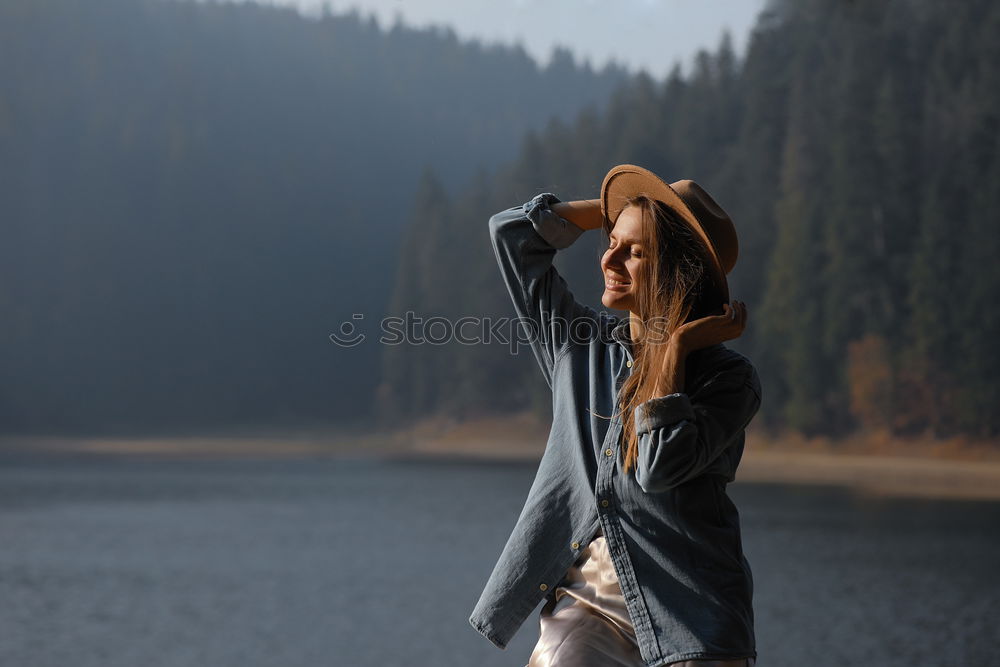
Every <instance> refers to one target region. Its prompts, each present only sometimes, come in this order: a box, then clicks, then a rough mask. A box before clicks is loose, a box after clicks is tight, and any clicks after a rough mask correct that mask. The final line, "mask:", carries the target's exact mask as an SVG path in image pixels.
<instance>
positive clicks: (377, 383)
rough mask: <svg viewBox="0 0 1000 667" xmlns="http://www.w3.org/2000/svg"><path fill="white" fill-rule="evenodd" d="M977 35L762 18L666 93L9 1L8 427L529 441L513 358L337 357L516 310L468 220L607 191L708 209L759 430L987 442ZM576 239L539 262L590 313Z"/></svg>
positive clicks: (893, 13) (4, 289)
mask: <svg viewBox="0 0 1000 667" xmlns="http://www.w3.org/2000/svg"><path fill="white" fill-rule="evenodd" d="M997 34H1000V5H996V4H995V3H990V2H987V1H986V0H969V1H967V2H962V3H947V2H940V1H931V0H873V1H871V2H851V1H847V0H795V1H793V0H772V1H771V2H769V4H768V6H767V9H766V10H765V11H764V12H762V13H761V15H760V17H759V19H758V22H757V24H756V26H755V27H754V29H753V31H752V34H751V36H750V41H749V46H748V50H747V52H746V54H745V55H742V54H740V55H737V54H736V53H735V52H734V49H733V47H732V44H731V41H730V40H729V38H728V37H724V38H723V39H722V40H721V42H720V43H719V45H718V46H717V47H716V48H715V49H713V50H711V51H702V52H700V53H698V54H697V55H696V56H695V57H694V59H693V64H692V66H691V67H690V68H689V69H687V70H682V69H681V68H680V66H678V67H677V68H675V70H674V71H673V73H672V74H671V75H669V76H668V77H666V78H665V79H662V80H660V79H654V78H652V77H650V76H649V75H647V74H645V73H643V72H639V73H630V72H628V71H627V70H625V69H624V68H621V67H618V66H617V65H614V64H611V65H608V66H607V67H605V68H603V69H601V70H599V71H598V70H594V69H593V68H592V67H591V66H590V65H589V64H588V63H580V62H578V61H577V60H576V59H575V58H574V56H573V55H572V54H571V53H570V52H568V51H565V50H560V51H557V52H556V54H555V57H554V58H553V61H552V62H551V63H550V64H549V65H547V66H546V67H540V66H539V65H538V64H537V63H535V62H534V61H533V60H532V59H531V58H530V57H529V56H528V55H527V54H526V53H525V52H524V51H523V49H520V48H518V47H497V46H490V47H485V46H482V45H480V44H478V43H476V42H467V41H460V40H459V39H458V38H457V37H456V36H455V35H454V33H453V32H451V31H450V30H446V29H439V28H426V29H419V30H418V29H413V28H409V27H406V26H405V25H402V24H399V23H397V24H396V25H393V26H390V27H386V28H383V27H382V26H380V25H378V24H377V22H375V21H374V19H372V18H370V17H369V18H365V17H363V16H361V15H359V14H358V13H356V12H352V13H347V14H332V13H329V12H327V13H325V14H324V15H323V16H322V17H321V18H319V19H311V18H306V17H303V16H301V15H299V14H298V13H296V12H294V11H292V10H289V9H281V8H277V7H268V6H261V5H256V4H217V3H212V2H207V3H203V2H197V3H196V2H177V1H167V0H106V1H105V2H100V3H93V2H87V1H85V0H8V1H7V2H4V3H2V4H0V84H2V85H0V233H2V238H3V243H2V244H0V317H2V319H3V322H4V326H3V327H0V368H2V377H3V381H2V382H0V431H3V432H8V433H9V432H23V433H28V432H62V433H111V432H185V431H192V430H205V429H231V428H235V427H241V428H258V427H264V426H268V427H275V428H280V427H299V426H303V425H333V426H336V425H377V426H385V427H393V426H398V425H401V424H406V423H408V422H410V421H412V420H414V419H418V418H422V417H426V416H427V415H433V414H441V415H450V416H454V417H456V418H463V417H470V416H475V415H482V414H505V413H508V412H520V411H524V410H532V411H534V412H536V413H537V414H538V415H540V416H544V415H545V414H546V413H547V411H548V410H549V404H550V396H549V390H548V387H547V386H546V385H545V383H544V380H543V378H542V375H541V374H540V373H539V372H538V369H537V367H536V365H535V361H534V359H533V358H532V357H531V355H530V353H528V352H527V351H526V350H523V351H522V352H521V353H520V354H517V355H512V354H511V353H510V351H509V350H508V348H507V347H506V346H505V345H503V344H489V345H487V344H481V345H463V344H458V343H452V344H447V345H378V344H375V343H374V342H373V341H368V342H366V343H365V344H362V345H358V346H355V347H341V346H337V345H334V344H332V343H331V341H330V338H329V336H330V334H331V333H332V332H336V331H337V330H338V327H341V326H342V324H343V323H344V322H349V321H351V320H352V317H354V316H357V315H359V314H360V315H362V316H363V318H364V323H365V326H366V327H368V328H369V333H371V327H374V326H375V323H377V322H378V321H379V319H380V318H382V317H384V316H386V315H392V316H396V315H402V314H403V313H405V312H408V311H409V312H412V313H416V314H418V315H420V316H422V317H431V316H439V317H445V318H449V319H456V318H459V317H463V316H477V317H483V316H497V317H499V316H504V315H508V316H509V315H511V314H512V311H511V304H510V299H509V297H508V296H507V294H506V293H505V291H504V290H503V286H502V282H501V280H500V276H499V273H498V271H497V267H496V262H495V258H494V257H493V254H492V249H491V247H490V243H489V238H488V234H487V220H488V219H489V217H490V216H491V215H492V214H493V213H495V212H497V211H500V210H502V209H504V208H508V207H510V206H515V205H519V204H521V203H522V202H524V201H526V200H527V199H529V198H530V197H532V196H533V195H535V194H537V193H539V192H545V191H549V192H553V193H555V194H556V195H557V196H559V197H560V198H561V199H563V200H569V199H589V198H594V197H596V196H597V195H598V189H599V186H600V182H601V179H602V177H603V175H604V174H605V173H606V172H607V170H608V169H609V168H610V167H612V166H614V165H615V164H619V163H626V162H628V163H634V164H640V165H642V166H645V167H647V168H649V169H651V170H653V171H654V172H656V173H658V174H660V175H662V176H663V177H664V178H666V179H667V180H678V179H681V178H692V179H694V180H696V181H698V182H699V183H700V184H702V185H703V186H704V187H705V188H706V189H707V190H708V191H709V192H711V193H712V194H713V196H714V197H715V198H716V199H717V200H718V201H719V202H720V203H721V204H722V205H723V206H724V207H725V209H726V210H727V211H728V212H729V213H730V214H731V216H732V218H733V220H734V222H735V225H736V228H737V231H738V233H739V236H740V257H739V261H738V263H737V265H736V268H735V269H734V271H733V272H732V274H730V276H729V280H730V286H731V292H732V295H733V298H738V299H742V300H744V301H745V302H746V303H747V304H748V311H749V317H750V322H749V325H748V328H747V331H746V332H745V334H744V335H743V336H742V337H741V338H740V339H737V340H735V341H732V342H731V343H730V346H731V347H732V348H733V349H735V350H737V351H739V352H741V353H743V354H745V355H747V356H748V357H749V358H750V359H752V360H753V362H754V363H755V365H756V366H757V368H758V370H759V371H760V374H761V379H762V384H763V388H764V396H763V404H762V407H761V418H762V419H761V421H762V423H763V424H765V425H766V426H767V427H768V428H770V429H773V430H774V431H775V432H779V431H784V430H787V431H791V432H797V433H802V434H807V435H829V436H837V437H840V436H848V435H850V434H851V433H855V432H858V431H860V430H864V431H880V432H885V433H889V434H892V435H898V436H906V435H912V434H923V435H928V434H929V435H933V436H939V437H949V436H955V435H964V436H970V437H984V438H992V437H995V436H997V435H998V434H1000V413H998V411H997V409H996V408H997V407H998V406H1000V387H998V382H997V379H996V378H997V377H998V376H1000V353H998V350H997V348H996V346H995V345H994V341H996V340H997V338H998V336H1000V314H998V311H997V309H996V308H995V307H992V306H993V304H992V303H991V301H992V297H993V296H995V295H997V294H998V293H1000V289H998V288H1000V267H998V265H997V264H994V261H995V259H996V258H997V257H1000V247H998V244H1000V234H998V233H997V229H996V227H997V225H998V222H1000V160H998V156H1000V117H998V114H1000V105H998V100H997V95H998V91H1000V81H998V80H997V79H998V77H1000V74H998V73H997V68H996V67H995V65H994V63H996V62H1000V53H997V52H998V51H1000V44H998V41H997V40H996V35H997ZM991 53H992V54H993V55H992V56H991V55H990V54H991ZM602 243H603V241H602V239H600V238H599V235H598V233H597V232H593V233H591V234H588V235H585V236H584V237H583V238H581V240H580V241H579V242H577V244H575V245H574V246H573V247H572V248H570V249H567V250H566V251H563V252H561V253H560V255H559V257H558V259H557V266H558V268H559V270H560V272H561V273H562V274H563V275H564V276H565V277H566V278H567V280H568V281H569V284H570V285H571V286H572V287H573V290H574V294H575V295H576V297H577V299H578V300H579V301H581V302H585V303H588V304H589V305H591V306H594V307H595V308H596V307H599V306H600V304H599V302H598V298H599V295H600V292H601V280H600V274H599V272H598V270H597V266H598V265H597V261H598V258H599V255H600V251H601V246H602Z"/></svg>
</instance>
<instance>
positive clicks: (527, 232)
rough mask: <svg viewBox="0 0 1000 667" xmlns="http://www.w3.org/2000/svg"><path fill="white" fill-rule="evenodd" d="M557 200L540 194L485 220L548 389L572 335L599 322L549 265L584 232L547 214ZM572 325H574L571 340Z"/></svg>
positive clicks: (502, 272) (555, 215)
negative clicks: (558, 251) (557, 362)
mask: <svg viewBox="0 0 1000 667" xmlns="http://www.w3.org/2000/svg"><path fill="white" fill-rule="evenodd" d="M557 202H559V199H558V198H557V197H556V196H555V195H554V194H552V193H551V192H544V193H541V194H538V195H536V196H535V197H533V198H532V199H531V200H529V201H527V202H525V203H524V204H522V205H520V206H514V207H512V208H509V209H507V210H505V211H501V212H499V213H496V214H495V215H493V216H492V217H491V218H490V222H489V228H490V239H491V241H492V243H493V249H494V251H495V253H496V257H497V262H498V264H499V265H500V272H501V274H502V276H503V280H504V283H505V284H506V286H507V291H508V292H509V293H510V296H511V299H512V300H513V302H514V310H515V312H516V313H517V316H518V318H519V320H520V322H521V323H522V325H523V334H524V335H525V336H527V337H528V338H529V344H530V346H531V349H532V351H533V353H534V354H535V357H536V358H537V359H538V363H539V366H540V367H541V369H542V373H543V374H544V375H545V381H546V382H547V383H548V384H549V386H550V387H551V386H552V373H553V369H554V367H555V361H556V359H557V358H558V356H559V354H560V353H561V352H562V351H563V349H564V348H565V347H566V346H567V345H568V344H569V341H570V340H571V339H572V337H573V336H577V335H583V336H586V335H587V330H588V329H591V330H592V332H593V334H594V335H596V333H597V331H598V329H597V327H598V321H599V317H598V315H597V313H596V311H595V310H594V309H592V308H590V307H589V306H586V305H584V304H580V303H577V302H576V300H575V299H574V298H573V294H572V292H571V291H570V290H569V287H568V286H567V284H566V281H565V280H564V279H563V278H562V276H560V275H559V272H558V271H557V270H556V268H555V267H554V266H553V265H552V260H553V259H554V257H555V254H556V251H557V250H560V249H562V248H566V247H568V246H569V245H571V244H572V243H573V242H574V241H576V240H577V238H579V237H580V235H581V234H582V233H583V231H584V230H583V229H581V228H580V227H577V226H576V225H575V224H573V223H572V222H569V221H568V220H566V219H564V218H562V217H560V216H559V215H557V214H556V213H555V212H553V211H552V209H551V208H550V206H551V205H552V204H554V203H557ZM580 324H583V326H582V327H581V326H579V325H580ZM571 327H575V329H574V333H573V336H571V335H570V328H571Z"/></svg>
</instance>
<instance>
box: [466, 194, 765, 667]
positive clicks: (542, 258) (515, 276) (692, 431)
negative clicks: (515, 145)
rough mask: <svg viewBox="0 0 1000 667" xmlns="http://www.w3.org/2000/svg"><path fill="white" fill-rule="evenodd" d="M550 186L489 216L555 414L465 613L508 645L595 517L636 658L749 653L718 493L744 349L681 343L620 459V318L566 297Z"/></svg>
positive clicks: (746, 619)
mask: <svg viewBox="0 0 1000 667" xmlns="http://www.w3.org/2000/svg"><path fill="white" fill-rule="evenodd" d="M558 201H559V199H558V198H557V197H556V196H555V195H553V194H552V193H542V194H539V195H536V196H535V197H534V198H532V199H531V200H530V201H528V202H526V203H524V204H523V205H521V206H515V207H513V208H509V209H507V210H505V211H501V212H499V213H497V214H495V215H493V216H492V217H491V218H490V221H489V230H490V236H491V239H492V243H493V247H494V250H495V251H496V257H497V261H498V262H499V265H500V271H501V274H502V275H503V280H504V282H505V284H506V286H507V289H508V291H509V292H510V295H511V298H512V299H513V302H514V309H515V311H516V313H517V315H518V316H519V318H520V320H521V322H523V323H525V324H526V325H527V328H529V329H531V330H532V331H530V333H532V334H534V335H532V336H531V349H532V351H533V353H534V355H535V357H536V358H537V360H538V363H539V365H540V367H541V369H542V373H543V374H544V376H545V380H546V382H548V384H549V386H550V387H551V389H552V413H553V418H552V427H551V431H550V433H549V436H548V441H547V443H546V447H545V452H544V454H543V455H542V458H541V461H540V462H539V465H538V470H537V473H536V475H535V479H534V481H533V483H532V485H531V488H530V490H529V492H528V497H527V500H526V501H525V504H524V508H523V509H522V510H521V513H520V516H519V517H518V519H517V522H516V524H515V526H514V529H513V531H512V533H511V535H510V537H509V538H508V540H507V543H506V545H505V546H504V548H503V550H502V552H501V554H500V558H499V560H498V561H497V563H496V566H495V567H494V569H493V572H492V574H491V575H490V577H489V579H488V581H487V583H486V586H485V588H484V590H483V592H482V594H481V596H480V598H479V601H478V602H477V603H476V606H475V608H474V610H473V612H472V615H471V616H470V617H469V622H470V623H471V624H472V626H473V627H474V628H475V629H476V630H477V631H478V632H480V633H481V634H482V635H483V636H484V637H486V638H487V639H489V640H490V641H491V642H492V643H493V644H495V645H496V646H498V647H499V648H506V647H507V645H508V643H509V642H510V640H511V638H512V637H513V636H514V634H515V633H516V632H517V631H518V629H519V628H520V627H521V625H522V624H523V623H524V621H525V619H526V618H527V617H528V616H529V615H530V614H531V612H532V611H533V610H534V609H535V607H536V606H537V605H538V603H539V602H541V601H542V599H543V598H546V597H547V596H552V595H554V592H555V588H556V587H557V586H558V585H559V584H560V582H561V581H562V579H563V576H564V575H565V574H566V572H567V571H568V569H569V568H570V566H571V565H572V564H573V563H574V561H576V559H577V558H578V557H579V554H580V552H581V551H582V550H583V549H584V548H585V547H586V546H587V544H589V543H590V541H591V540H592V539H593V538H594V536H595V533H596V531H597V528H598V526H600V527H601V528H602V529H603V532H604V535H605V539H606V540H607V543H608V547H609V551H610V553H611V558H612V561H613V563H614V566H615V572H616V573H617V576H618V579H619V583H620V585H621V589H622V594H623V596H624V599H625V603H626V606H627V608H628V612H629V616H630V618H631V620H632V625H633V627H634V629H635V633H636V639H637V641H638V645H639V651H640V653H641V655H642V658H643V660H644V661H645V664H646V665H647V667H655V666H658V665H666V664H669V663H671V662H675V661H680V660H688V659H726V658H730V659H735V658H742V657H753V658H754V659H756V657H757V651H756V644H755V639H754V630H753V608H752V596H753V575H752V573H751V570H750V564H749V562H748V561H747V559H746V557H745V556H744V554H743V548H742V541H741V536H740V516H739V512H738V511H737V509H736V506H735V505H734V504H733V502H732V500H731V499H730V498H729V496H728V495H727V494H726V484H727V483H729V482H732V481H733V480H734V479H735V474H736V468H737V466H738V465H739V462H740V458H741V456H742V454H743V446H744V438H745V436H744V429H745V427H746V425H747V424H748V423H749V422H750V420H751V418H753V416H754V414H755V413H756V412H757V410H758V408H759V406H760V394H761V388H760V381H759V378H758V376H757V372H756V370H755V369H754V367H753V365H752V364H751V363H750V361H749V360H748V359H747V358H746V357H744V356H742V355H740V354H739V353H737V352H735V351H733V350H730V349H729V348H727V347H726V346H725V345H723V344H721V343H720V344H716V345H713V346H710V347H706V348H702V349H700V350H695V351H692V352H690V353H689V354H688V356H687V358H686V363H685V380H684V382H685V383H684V389H685V391H682V392H678V393H673V394H669V395H667V396H660V397H655V398H652V399H650V400H648V401H646V402H645V403H642V404H641V405H639V406H638V407H637V408H636V409H635V411H634V412H633V415H632V418H633V419H634V420H635V425H636V430H637V432H638V436H639V457H638V462H637V465H636V467H635V468H633V470H632V471H631V472H630V473H625V472H624V469H623V455H624V452H623V449H624V447H623V442H622V438H621V434H622V424H621V422H620V421H619V420H618V419H617V418H610V417H611V415H613V413H614V408H615V405H616V402H617V401H618V389H619V388H620V386H621V384H622V382H623V381H624V380H625V378H626V377H628V375H629V374H630V373H631V367H632V361H633V358H632V348H631V341H630V339H629V321H628V318H627V317H625V318H619V317H615V316H610V315H607V314H606V313H603V312H602V313H599V312H597V311H595V310H594V309H592V308H590V307H589V306H586V305H583V304H580V303H577V302H576V301H575V300H574V298H573V295H572V293H571V292H570V290H569V289H568V287H567V285H566V282H565V280H564V279H563V278H562V277H561V276H560V275H559V273H558V272H557V271H556V269H555V267H554V266H553V265H552V260H553V258H554V257H555V253H556V251H557V250H558V249H561V248H565V247H566V246H568V245H570V244H571V243H573V242H574V241H575V240H576V239H577V238H578V237H579V236H580V234H581V233H582V231H583V230H582V229H580V228H579V227H577V226H576V225H574V224H573V223H571V222H569V221H567V220H565V219H563V218H562V217H560V216H559V215H557V214H556V213H554V212H553V211H552V210H551V208H550V205H551V204H553V203H556V202H558Z"/></svg>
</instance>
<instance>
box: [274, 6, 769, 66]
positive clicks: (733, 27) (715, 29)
mask: <svg viewBox="0 0 1000 667" xmlns="http://www.w3.org/2000/svg"><path fill="white" fill-rule="evenodd" d="M262 4H276V5H293V6H297V7H298V8H300V9H301V10H302V13H303V14H307V15H318V14H319V13H320V11H321V10H322V6H323V4H324V0H264V1H263V2H262ZM326 4H328V5H329V8H330V11H331V12H333V13H334V14H341V13H344V12H347V11H349V10H350V9H351V8H352V7H356V8H357V9H358V10H359V11H360V12H361V13H362V15H365V16H367V15H369V14H372V13H374V14H375V16H376V17H377V19H378V21H379V25H380V26H382V27H383V28H388V27H390V26H391V25H392V24H393V22H394V21H395V17H396V14H397V13H398V14H400V15H401V17H402V19H403V23H405V24H406V25H410V26H414V27H424V26H427V25H447V26H450V27H451V28H453V29H454V31H455V33H456V34H457V35H458V37H459V38H460V39H470V38H477V39H479V40H480V41H485V42H488V43H495V42H501V43H506V44H515V43H518V42H519V43H520V44H521V45H522V46H523V47H524V49H525V50H526V51H527V52H528V53H529V54H531V55H532V56H533V57H535V58H536V60H538V62H539V63H541V64H542V65H544V64H546V63H548V62H549V59H550V56H551V53H552V49H553V47H555V46H557V45H562V46H566V47H568V48H569V49H570V50H571V51H572V52H573V53H574V54H575V56H576V58H577V62H582V61H583V59H585V58H586V59H588V60H589V61H590V64H591V66H593V67H595V68H597V69H600V68H601V67H602V66H603V65H604V64H605V63H606V62H608V61H609V60H610V59H612V58H613V59H615V60H616V61H617V62H618V63H619V64H620V65H623V66H625V67H628V68H629V69H631V70H632V71H633V72H637V71H638V70H639V69H645V70H646V71H647V72H648V73H649V74H650V75H652V76H654V77H657V78H662V77H664V76H666V74H667V73H668V72H669V71H670V69H671V68H672V67H673V66H674V64H675V63H680V64H681V66H682V68H683V69H684V71H685V72H686V71H688V67H689V65H690V63H691V59H692V56H693V55H694V54H695V53H696V52H697V51H698V49H701V48H704V49H708V50H715V48H716V47H717V46H718V44H719V40H720V38H721V36H722V32H723V30H724V29H727V28H728V29H729V31H730V34H731V36H732V38H733V45H734V47H735V49H736V52H737V53H738V54H740V55H742V54H743V52H744V49H745V48H746V41H747V37H748V35H749V32H750V29H751V28H752V27H753V25H754V23H755V21H756V18H757V14H758V13H759V12H760V11H761V9H763V7H764V4H765V0H700V1H697V0H689V1H688V2H683V1H682V0H613V1H611V0H326Z"/></svg>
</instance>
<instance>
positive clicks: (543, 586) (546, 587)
mask: <svg viewBox="0 0 1000 667" xmlns="http://www.w3.org/2000/svg"><path fill="white" fill-rule="evenodd" d="M539 588H540V589H542V590H543V591H547V590H549V587H548V586H546V585H545V584H542V585H541V586H539Z"/></svg>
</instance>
